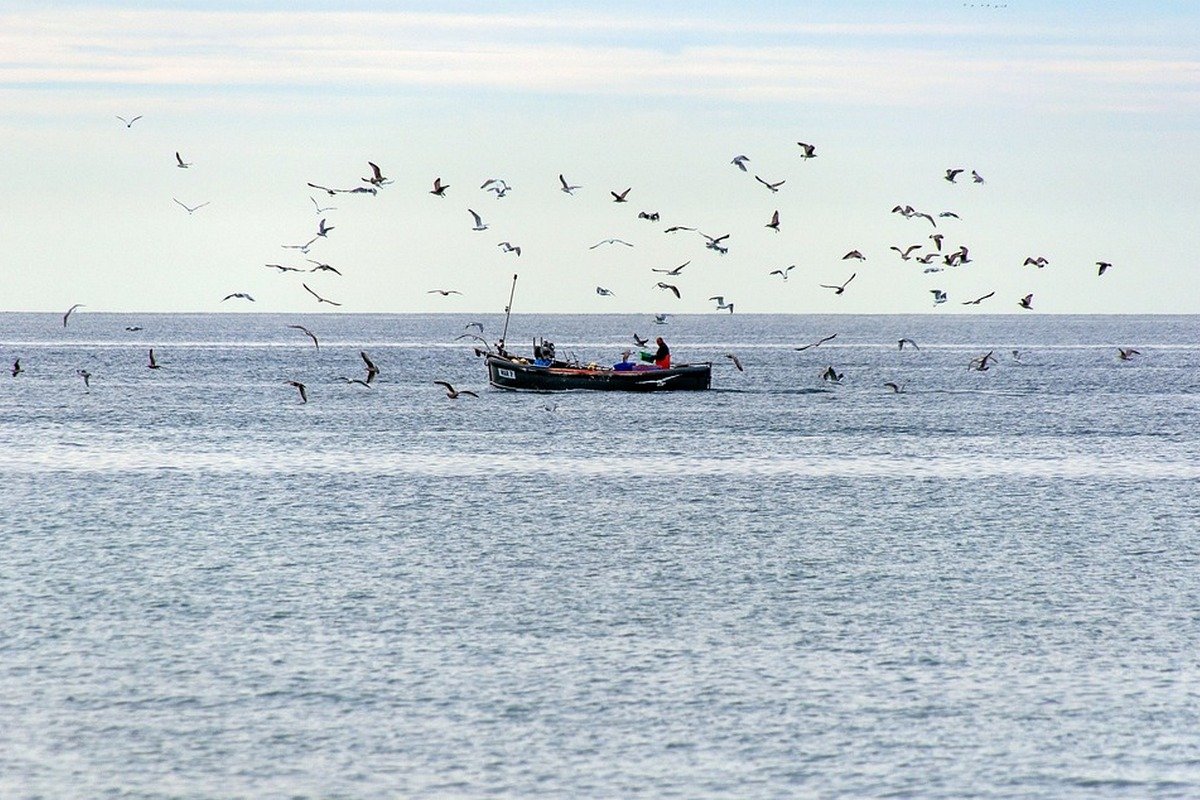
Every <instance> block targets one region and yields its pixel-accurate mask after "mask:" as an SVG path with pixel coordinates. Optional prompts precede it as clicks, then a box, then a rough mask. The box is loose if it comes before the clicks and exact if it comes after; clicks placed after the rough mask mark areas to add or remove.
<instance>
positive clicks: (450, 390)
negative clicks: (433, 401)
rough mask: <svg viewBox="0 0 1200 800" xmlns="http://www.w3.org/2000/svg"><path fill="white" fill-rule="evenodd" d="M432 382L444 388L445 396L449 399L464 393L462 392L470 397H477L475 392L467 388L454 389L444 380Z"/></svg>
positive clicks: (455, 398)
mask: <svg viewBox="0 0 1200 800" xmlns="http://www.w3.org/2000/svg"><path fill="white" fill-rule="evenodd" d="M434 383H435V384H437V385H438V386H441V387H443V388H445V390H446V397H449V398H450V399H451V400H457V399H458V398H459V396H460V395H464V394H465V395H470V396H471V397H479V395H477V394H475V393H474V392H472V391H470V390H469V389H455V388H454V387H453V386H451V385H450V384H449V383H447V382H446V381H434Z"/></svg>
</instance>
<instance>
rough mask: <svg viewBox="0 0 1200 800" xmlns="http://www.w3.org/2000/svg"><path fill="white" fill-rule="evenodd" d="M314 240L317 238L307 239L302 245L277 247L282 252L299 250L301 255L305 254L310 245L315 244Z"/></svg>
mask: <svg viewBox="0 0 1200 800" xmlns="http://www.w3.org/2000/svg"><path fill="white" fill-rule="evenodd" d="M316 240H317V237H316V236H314V237H313V238H311V239H309V240H308V241H307V242H305V243H304V244H281V245H279V246H280V247H282V248H283V249H284V250H299V251H300V252H301V253H307V252H308V248H309V247H311V246H312V243H313V242H315V241H316Z"/></svg>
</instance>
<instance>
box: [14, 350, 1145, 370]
mask: <svg viewBox="0 0 1200 800" xmlns="http://www.w3.org/2000/svg"><path fill="white" fill-rule="evenodd" d="M1140 355H1141V353H1140V352H1138V351H1137V350H1134V349H1133V348H1132V347H1118V348H1117V358H1119V359H1121V360H1122V361H1129V360H1130V359H1132V358H1133V357H1134V356H1140ZM13 374H14V375H16V373H15V372H14V373H13Z"/></svg>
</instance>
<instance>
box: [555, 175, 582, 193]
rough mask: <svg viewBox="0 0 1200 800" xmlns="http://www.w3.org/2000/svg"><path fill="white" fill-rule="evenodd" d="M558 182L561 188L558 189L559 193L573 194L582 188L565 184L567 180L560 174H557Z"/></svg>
mask: <svg viewBox="0 0 1200 800" xmlns="http://www.w3.org/2000/svg"><path fill="white" fill-rule="evenodd" d="M558 182H559V183H561V184H562V186H561V187H560V188H559V191H561V192H565V193H566V194H575V190H576V189H582V188H583V187H582V186H575V185H572V184H570V183H567V179H566V178H564V177H563V176H562V173H559V175H558Z"/></svg>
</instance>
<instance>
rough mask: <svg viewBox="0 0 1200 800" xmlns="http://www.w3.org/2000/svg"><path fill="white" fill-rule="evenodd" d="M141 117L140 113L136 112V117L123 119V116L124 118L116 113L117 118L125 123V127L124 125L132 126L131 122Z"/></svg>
mask: <svg viewBox="0 0 1200 800" xmlns="http://www.w3.org/2000/svg"><path fill="white" fill-rule="evenodd" d="M141 118H142V115H141V114H138V115H137V116H136V117H134V118H133V119H125V118H124V117H122V116H121V115H120V114H118V115H117V119H119V120H121V122H124V123H125V127H126V128H132V127H133V123H135V122H137V121H138V120H139V119H141Z"/></svg>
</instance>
